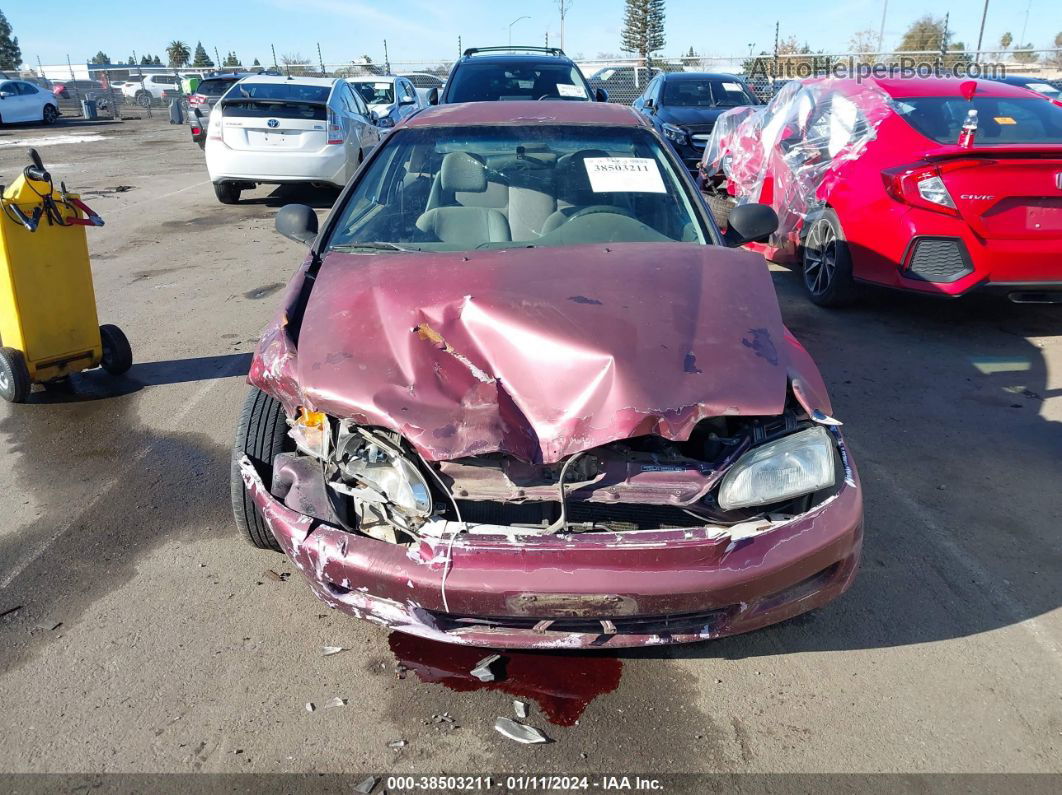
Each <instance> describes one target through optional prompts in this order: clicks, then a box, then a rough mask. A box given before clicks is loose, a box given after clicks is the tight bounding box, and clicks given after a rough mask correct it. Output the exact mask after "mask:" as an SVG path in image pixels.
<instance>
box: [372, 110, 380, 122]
mask: <svg viewBox="0 0 1062 795" xmlns="http://www.w3.org/2000/svg"><path fill="white" fill-rule="evenodd" d="M369 121H371V122H372V123H373V124H379V123H380V114H379V113H377V112H376V111H374V110H370V111H369Z"/></svg>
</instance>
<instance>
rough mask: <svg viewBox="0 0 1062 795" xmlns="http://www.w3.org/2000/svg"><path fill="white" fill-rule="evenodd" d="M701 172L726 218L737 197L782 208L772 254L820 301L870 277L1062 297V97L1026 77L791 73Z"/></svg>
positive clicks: (926, 288)
mask: <svg viewBox="0 0 1062 795" xmlns="http://www.w3.org/2000/svg"><path fill="white" fill-rule="evenodd" d="M700 179H701V184H702V189H703V190H705V192H706V193H707V195H708V200H709V202H710V203H711V205H712V206H713V210H714V211H715V212H716V215H717V218H718V220H720V222H721V223H725V214H726V212H727V210H728V208H729V207H731V206H734V205H735V204H740V203H744V202H762V203H764V204H768V205H771V206H772V207H774V208H775V210H776V211H777V213H778V215H779V218H780V224H779V228H778V230H777V232H776V233H775V234H774V235H773V236H772V238H771V240H770V241H769V243H768V244H767V245H766V246H765V247H764V249H763V250H764V253H765V255H766V256H767V257H768V258H769V259H773V260H775V261H778V262H781V263H784V264H791V265H796V266H798V267H801V268H802V272H803V282H804V287H805V288H806V290H807V293H808V295H809V296H810V298H811V300H812V301H814V302H815V303H817V304H820V305H823V306H838V305H842V304H845V303H848V302H850V301H851V300H852V299H853V298H854V297H855V296H856V294H857V289H856V288H857V284H858V283H860V282H864V283H871V284H877V285H883V286H885V287H892V288H899V289H903V290H910V291H916V292H920V293H928V294H933V295H941V296H960V295H963V294H965V293H968V292H970V291H972V290H978V289H991V290H995V291H998V292H1001V293H1003V294H1006V295H1008V296H1010V298H1011V299H1012V300H1015V301H1026V302H1041V301H1043V302H1062V106H1060V105H1059V104H1058V103H1056V102H1053V101H1052V100H1050V99H1047V98H1046V97H1044V96H1042V95H1039V94H1036V93H1034V92H1032V91H1029V90H1028V89H1025V88H1021V87H1019V86H1012V85H1007V84H1005V83H999V82H994V81H989V80H959V79H946V78H892V79H867V80H864V81H862V82H857V81H855V80H840V79H830V78H820V79H809V80H805V81H793V82H791V83H789V84H787V85H786V86H784V87H783V89H782V91H780V92H779V94H778V95H777V96H776V97H775V98H774V100H772V101H771V103H770V104H769V105H768V106H767V107H766V108H764V109H762V110H759V111H753V110H752V109H740V110H737V111H731V112H730V113H728V114H726V115H724V116H723V117H721V118H720V120H719V122H718V123H717V125H716V128H715V130H714V131H713V137H712V139H711V141H710V142H709V144H708V146H707V147H706V150H705V157H704V159H703V161H702V163H701V171H700Z"/></svg>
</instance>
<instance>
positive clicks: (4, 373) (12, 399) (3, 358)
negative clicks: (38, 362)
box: [0, 348, 32, 403]
mask: <svg viewBox="0 0 1062 795" xmlns="http://www.w3.org/2000/svg"><path fill="white" fill-rule="evenodd" d="M31 385H32V384H31V382H30V374H29V368H27V367H26V357H24V356H23V355H22V351H18V350H15V349H14V348H0V398H3V399H4V400H6V401H7V402H8V403H25V402H26V401H27V400H28V399H29V395H30V387H31Z"/></svg>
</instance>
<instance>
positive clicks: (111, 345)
mask: <svg viewBox="0 0 1062 795" xmlns="http://www.w3.org/2000/svg"><path fill="white" fill-rule="evenodd" d="M100 342H101V343H102V348H103V358H102V359H100V367H102V368H103V369H104V370H106V371H107V372H108V373H110V374H111V375H122V374H123V373H126V372H128V371H129V368H130V367H132V366H133V349H132V348H131V347H130V346H129V340H128V339H127V338H126V336H125V334H124V333H123V332H122V330H121V329H120V328H118V327H117V326H112V325H110V324H109V323H105V324H103V325H102V326H100Z"/></svg>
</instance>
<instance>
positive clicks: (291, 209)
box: [276, 204, 317, 246]
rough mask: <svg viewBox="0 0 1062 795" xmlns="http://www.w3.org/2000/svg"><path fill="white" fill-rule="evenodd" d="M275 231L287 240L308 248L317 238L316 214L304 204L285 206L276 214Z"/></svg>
mask: <svg viewBox="0 0 1062 795" xmlns="http://www.w3.org/2000/svg"><path fill="white" fill-rule="evenodd" d="M276 229H277V231H278V232H280V234H282V235H283V236H284V237H286V238H287V239H288V240H294V241H295V242H296V243H302V244H303V245H306V246H308V245H310V244H311V243H313V241H314V240H315V239H316V238H317V213H315V212H314V211H313V210H312V209H311V208H309V207H307V206H306V205H305V204H285V205H284V206H283V207H281V208H280V210H279V211H278V212H277V220H276Z"/></svg>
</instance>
